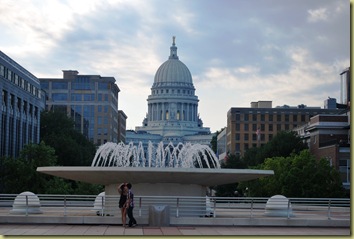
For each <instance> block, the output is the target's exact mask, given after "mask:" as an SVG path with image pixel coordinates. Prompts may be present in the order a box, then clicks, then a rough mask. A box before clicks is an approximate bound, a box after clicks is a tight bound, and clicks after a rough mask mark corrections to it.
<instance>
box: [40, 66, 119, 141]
mask: <svg viewBox="0 0 354 239" xmlns="http://www.w3.org/2000/svg"><path fill="white" fill-rule="evenodd" d="M39 80H40V83H41V86H42V89H43V90H45V91H46V93H47V102H46V108H47V110H54V111H62V112H65V113H66V114H67V115H68V116H69V117H71V118H72V119H73V120H74V122H75V128H76V129H77V130H78V131H79V132H81V133H82V134H83V135H85V136H86V137H87V139H89V140H91V141H92V142H93V143H95V144H97V145H101V144H104V143H106V142H116V143H117V142H119V134H118V127H119V125H118V117H119V116H118V93H119V91H120V90H119V88H118V86H117V85H116V84H115V81H116V80H115V78H114V77H102V76H100V75H79V72H78V71H76V70H63V78H40V79H39Z"/></svg>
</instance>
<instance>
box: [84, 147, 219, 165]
mask: <svg viewBox="0 0 354 239" xmlns="http://www.w3.org/2000/svg"><path fill="white" fill-rule="evenodd" d="M91 166H92V167H99V166H101V167H156V168H165V167H167V168H220V163H219V160H218V159H217V157H216V155H215V153H214V152H213V151H212V150H211V149H210V148H209V147H208V146H207V145H201V144H193V145H192V144H191V143H186V144H182V143H178V144H177V146H174V145H173V143H172V142H170V143H169V144H168V145H167V146H166V147H165V146H164V145H163V142H160V143H159V144H158V145H157V147H154V145H153V144H152V143H151V142H150V141H149V143H148V147H147V151H145V150H144V147H143V144H142V143H141V142H140V143H139V145H138V146H135V145H134V144H133V143H129V144H127V145H125V144H124V143H119V144H116V143H111V142H109V143H106V144H104V145H101V146H100V147H99V149H98V150H97V152H96V155H95V157H94V159H93V161H92V164H91Z"/></svg>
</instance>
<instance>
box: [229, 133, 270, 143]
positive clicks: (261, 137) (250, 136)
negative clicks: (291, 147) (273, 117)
mask: <svg viewBox="0 0 354 239" xmlns="http://www.w3.org/2000/svg"><path fill="white" fill-rule="evenodd" d="M250 139H252V141H265V140H266V134H261V133H258V134H243V139H242V140H245V141H248V140H250ZM272 139H273V134H268V141H270V140H272ZM235 140H236V141H239V140H241V134H235Z"/></svg>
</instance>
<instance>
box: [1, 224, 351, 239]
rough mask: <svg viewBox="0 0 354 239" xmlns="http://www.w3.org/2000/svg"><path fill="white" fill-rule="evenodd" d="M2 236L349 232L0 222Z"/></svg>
mask: <svg viewBox="0 0 354 239" xmlns="http://www.w3.org/2000/svg"><path fill="white" fill-rule="evenodd" d="M0 235H4V236H39V235H41V236H89V235H90V236H121V235H122V236H123V235H130V236H163V235H169V236H173V235H174V236H196V235H211V236H267V235H278V236H350V235H351V229H350V227H271V226H267V227H264V226H248V227H247V226H208V227H206V226H178V227H176V226H173V227H149V226H139V225H138V226H137V227H134V228H124V227H122V226H121V225H63V224H46V225H43V224H0ZM13 238H14V237H13Z"/></svg>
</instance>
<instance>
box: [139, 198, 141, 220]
mask: <svg viewBox="0 0 354 239" xmlns="http://www.w3.org/2000/svg"><path fill="white" fill-rule="evenodd" d="M141 200H142V199H141V197H140V198H139V217H141Z"/></svg>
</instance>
